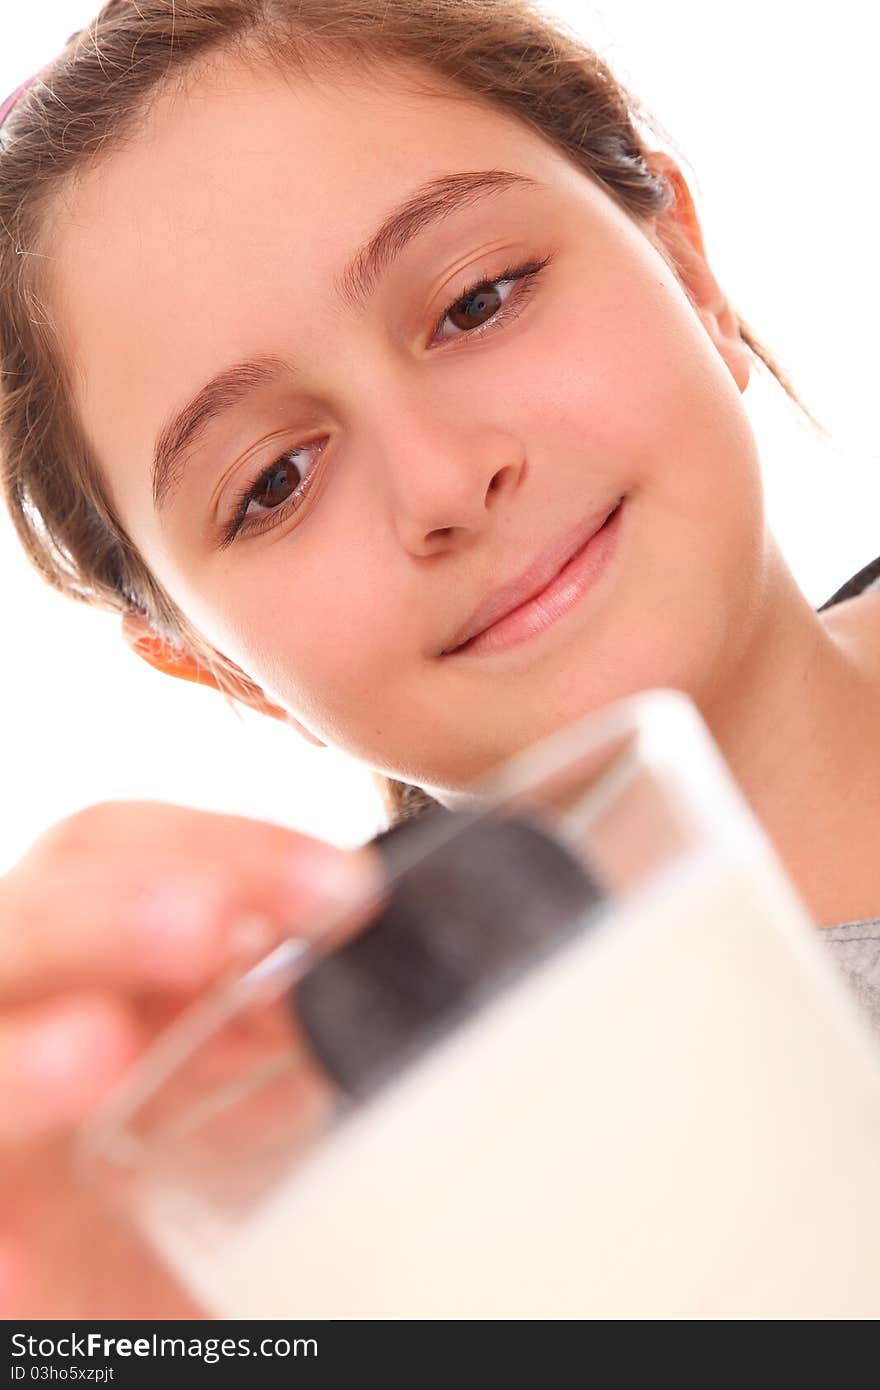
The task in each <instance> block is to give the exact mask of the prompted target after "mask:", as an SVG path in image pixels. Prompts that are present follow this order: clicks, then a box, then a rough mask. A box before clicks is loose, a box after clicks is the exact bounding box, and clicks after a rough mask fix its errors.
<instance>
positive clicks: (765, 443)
mask: <svg viewBox="0 0 880 1390" xmlns="http://www.w3.org/2000/svg"><path fill="white" fill-rule="evenodd" d="M546 8H549V9H551V10H552V12H553V13H555V14H556V15H558V16H560V17H562V18H563V19H564V20H565V21H566V22H567V23H568V24H569V25H570V26H571V27H572V28H574V29H576V30H577V31H578V32H580V33H582V34H583V35H584V36H585V37H586V38H587V39H588V40H589V41H590V42H592V43H593V44H594V46H595V47H597V48H598V49H599V51H600V52H601V54H602V55H603V56H604V57H605V58H606V59H608V60H609V61H610V63H611V65H612V67H614V69H615V71H616V72H617V73H618V74H619V75H620V76H621V77H622V78H623V80H624V81H625V82H626V83H627V84H628V85H629V86H630V87H631V88H632V89H633V90H634V91H635V92H636V93H637V94H638V95H639V96H640V97H641V98H642V100H643V102H644V103H645V105H646V106H647V107H648V109H649V110H651V111H653V112H654V114H655V115H656V116H657V117H658V118H659V120H660V122H661V123H662V125H663V126H664V127H665V129H666V130H667V131H668V132H669V134H670V136H671V137H672V139H673V140H674V141H675V144H676V146H677V147H678V150H679V151H681V153H682V154H683V155H684V157H685V159H686V160H687V163H686V164H685V166H684V167H685V173H686V175H687V176H688V179H689V182H690V185H691V189H692V192H693V194H694V196H695V199H696V202H697V209H698V212H699V214H700V217H701V220H702V223H703V230H704V235H705V242H706V250H707V254H708V257H709V260H710V263H711V264H712V266H713V269H714V271H715V273H716V275H717V277H718V279H719V280H720V282H721V284H722V286H723V287H724V289H725V290H726V291H727V293H728V294H729V295H730V297H731V299H732V301H733V303H734V305H735V306H736V307H737V308H738V309H739V310H740V312H741V313H742V315H743V317H744V318H745V319H746V320H747V321H748V322H749V323H750V325H751V326H752V328H753V329H754V330H755V332H756V333H757V334H758V336H759V338H761V339H762V341H764V342H765V343H766V344H767V345H768V346H769V347H770V349H771V351H773V352H775V353H776V355H777V357H778V359H779V360H780V361H781V362H782V364H783V366H784V367H786V368H787V370H788V371H789V373H790V375H791V377H792V379H793V381H794V384H795V388H796V389H797V390H798V391H799V392H800V394H801V396H802V398H803V399H804V400H805V402H806V403H807V405H808V406H809V407H810V408H811V409H812V410H813V412H814V414H816V415H818V417H819V419H820V420H822V421H823V423H824V424H825V425H826V426H827V427H828V428H829V429H830V430H831V432H832V436H833V441H832V444H831V446H829V445H827V444H824V445H823V444H820V443H815V442H814V441H813V439H812V437H811V435H810V434H809V433H808V432H807V430H806V429H805V428H804V427H803V426H802V425H800V423H799V422H798V420H797V418H796V415H795V412H794V408H793V407H789V406H788V404H787V401H786V398H785V397H784V396H783V394H782V392H781V391H780V390H779V389H778V388H775V387H774V386H772V384H768V383H766V382H765V381H764V380H763V377H762V376H761V375H757V374H756V376H755V377H754V379H753V383H752V385H750V387H749V390H748V392H747V395H746V404H747V407H748V409H749V412H750V415H751V417H752V420H753V423H754V426H755V430H756V434H757V437H758V441H759V444H760V448H761V454H762V458H763V460H764V468H765V477H766V486H767V506H768V512H769V516H770V522H771V526H772V527H773V529H774V531H775V533H776V535H777V537H778V538H779V540H780V543H781V544H782V547H783V549H784V551H785V553H786V555H787V556H788V559H789V563H790V564H791V566H792V568H793V570H794V573H795V576H796V577H797V579H798V581H799V583H800V584H801V587H802V588H803V590H804V592H805V594H806V595H807V596H808V598H809V599H810V600H811V601H812V602H813V603H814V604H815V605H817V606H818V604H819V603H820V602H822V601H823V600H824V599H825V598H826V597H828V596H829V594H830V593H831V592H832V591H833V590H834V589H835V588H836V587H837V586H838V585H839V584H840V583H842V582H843V580H844V579H846V578H848V577H849V575H850V574H851V573H854V572H855V570H856V569H858V568H859V567H860V566H861V565H862V564H864V563H866V562H867V561H868V560H869V559H872V558H873V557H874V556H875V555H876V554H880V509H878V505H877V504H878V497H880V482H878V479H880V450H878V445H877V441H876V438H875V433H874V401H875V394H876V386H875V381H874V375H875V371H876V366H877V353H876V350H875V334H876V331H877V327H876V326H877V318H878V311H880V277H878V275H877V273H876V249H875V248H876V237H877V233H876V211H877V207H876V204H877V195H876V191H875V187H876V139H877V134H878V131H877V120H876V117H875V101H874V95H873V94H874V93H875V92H876V64H875V47H874V44H873V43H872V41H871V39H872V36H871V34H870V33H869V32H868V31H867V29H866V24H867V23H869V22H870V21H869V16H870V12H871V11H870V7H869V6H867V5H865V3H864V0H838V3H837V4H836V5H834V6H833V7H830V6H828V5H826V4H822V5H819V4H818V3H794V0H763V2H762V3H758V0H738V3H737V4H736V5H729V6H721V5H707V4H706V3H705V0H701V3H694V2H692V0H665V2H664V4H662V5H658V4H657V3H656V0H605V3H603V4H601V5H586V4H580V3H573V4H566V3H564V0H557V3H555V4H553V5H547V6H546ZM95 12H96V6H95V4H94V3H85V2H84V0H54V3H53V2H52V0H36V3H32V4H31V5H29V6H15V7H14V8H13V10H12V13H11V15H9V16H8V17H7V18H6V20H5V23H4V29H3V46H2V50H0V87H2V93H0V97H2V95H5V94H6V92H8V91H11V90H12V88H14V87H15V86H17V85H18V83H19V82H21V81H22V80H23V79H24V78H25V77H28V76H29V75H30V74H31V73H32V72H34V71H35V70H37V69H38V68H40V67H41V66H42V65H43V64H44V63H45V62H47V61H48V60H50V59H51V58H52V57H53V56H54V55H55V53H56V52H57V51H58V50H59V49H60V48H61V47H62V46H63V44H64V41H65V40H66V38H67V36H68V35H69V34H70V33H71V32H72V31H73V30H75V29H77V28H80V27H82V26H83V25H85V24H87V23H88V21H89V20H90V19H91V18H92V17H93V15H94V13H95ZM671 152H672V153H676V151H675V150H674V149H673V150H672V151H671ZM0 585H2V595H3V607H2V635H3V676H4V681H3V688H2V716H3V720H2V723H3V762H4V771H5V776H4V778H3V794H2V797H0V870H3V869H4V868H6V867H7V866H8V865H10V864H11V863H12V862H14V860H15V859H17V858H18V857H19V855H20V854H21V853H22V852H23V851H24V850H25V848H26V847H27V845H28V844H29V843H30V842H31V841H32V840H33V839H35V838H36V837H37V835H38V834H39V833H40V832H41V831H42V830H43V829H45V828H46V827H47V826H48V825H50V824H51V823H52V822H53V821H55V820H57V819H59V818H60V817H61V816H63V815H66V814H68V813H69V812H70V811H72V810H74V809H76V808H77V807H79V806H83V805H86V804H88V803H90V802H94V801H102V800H107V799H117V798H120V799H122V798H124V799H129V798H137V799H140V798H149V799H155V800H163V801H176V802H178V803H182V804H186V805H190V806H197V807H203V808H206V809H212V810H219V811H228V812H233V813H235V814H243V815H251V816H257V817H260V818H263V819H267V820H273V821H278V822H280V823H283V824H286V825H290V826H295V827H297V828H299V829H304V830H307V831H309V832H310V833H313V834H317V835H321V836H323V837H324V838H326V839H330V840H334V841H336V842H337V843H339V844H353V843H356V842H358V841H359V840H362V839H365V838H366V837H368V836H369V835H371V834H373V833H374V831H375V830H376V829H377V828H378V827H379V825H380V824H381V812H380V810H379V806H378V801H377V798H376V794H375V791H374V788H373V784H372V781H371V779H370V778H369V775H368V774H367V773H366V771H365V770H364V769H363V768H360V767H358V766H357V765H355V764H353V763H352V762H350V760H348V759H347V758H345V757H343V756H342V755H339V754H337V753H335V752H333V751H331V750H322V749H314V748H310V747H308V746H307V745H305V744H303V743H301V742H300V740H299V739H298V737H297V735H296V734H294V733H293V731H292V730H290V729H287V728H285V727H284V726H282V725H280V724H276V723H275V722H274V721H271V720H269V719H266V718H264V717H261V716H258V715H256V714H252V713H250V712H244V713H243V714H242V717H241V719H240V720H238V719H236V718H235V716H234V715H233V714H232V713H231V712H230V711H229V710H228V708H227V706H226V705H225V703H224V702H223V700H222V699H221V698H220V697H219V696H218V695H217V694H215V693H214V692H213V691H211V690H208V689H205V688H201V687H198V686H194V685H188V684H184V683H182V682H180V681H172V680H170V679H168V678H167V677H164V676H162V675H160V674H159V673H157V672H154V671H152V670H151V669H149V668H148V667H147V666H146V665H144V664H143V663H142V662H140V661H139V660H138V659H137V658H136V657H135V656H133V655H132V654H131V653H129V651H128V650H127V648H126V647H125V646H124V645H123V643H122V641H121V639H120V638H119V636H118V634H117V620H116V619H115V618H114V617H112V616H111V615H108V614H104V613H97V612H93V611H90V610H88V609H85V608H81V607H80V606H79V605H77V604H74V603H72V602H71V601H70V600H68V599H65V598H63V597H61V596H60V595H57V594H55V593H54V592H53V591H52V590H51V589H49V588H48V586H47V585H45V584H44V582H43V581H42V580H41V579H40V578H39V577H38V576H37V574H36V573H35V572H34V571H33V570H32V569H31V568H30V566H29V563H28V562H27V560H26V559H25V557H24V555H23V553H22V552H21V551H20V548H19V545H18V542H17V540H16V538H15V536H14V533H13V531H12V527H11V524H10V522H9V520H8V518H7V517H6V515H5V513H4V512H3V510H2V508H0Z"/></svg>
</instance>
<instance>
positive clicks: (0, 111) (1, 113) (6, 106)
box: [0, 72, 39, 126]
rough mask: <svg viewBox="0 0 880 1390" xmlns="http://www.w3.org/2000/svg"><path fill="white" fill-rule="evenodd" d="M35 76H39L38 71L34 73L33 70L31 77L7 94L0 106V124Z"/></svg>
mask: <svg viewBox="0 0 880 1390" xmlns="http://www.w3.org/2000/svg"><path fill="white" fill-rule="evenodd" d="M37 77H39V73H36V72H35V73H34V75H33V77H29V78H28V80H27V82H22V84H21V86H20V87H16V89H15V91H14V92H13V93H12V95H11V96H8V97H7V98H6V100H5V101H4V103H3V105H2V106H0V126H2V125H3V122H4V121H5V120H6V117H7V116H8V115H9V113H10V111H11V110H12V108H13V106H14V105H15V103H16V102H17V101H18V98H19V97H20V96H24V94H25V92H26V91H27V89H28V87H29V86H30V85H31V83H32V82H34V81H35V80H36V78H37Z"/></svg>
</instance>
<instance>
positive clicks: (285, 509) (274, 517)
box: [220, 444, 318, 550]
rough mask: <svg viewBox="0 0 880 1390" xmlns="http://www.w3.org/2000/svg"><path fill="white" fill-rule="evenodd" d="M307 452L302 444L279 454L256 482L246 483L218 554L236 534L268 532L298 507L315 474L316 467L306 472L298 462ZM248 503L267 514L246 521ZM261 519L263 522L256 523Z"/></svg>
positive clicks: (249, 512) (258, 514)
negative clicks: (262, 506)
mask: <svg viewBox="0 0 880 1390" xmlns="http://www.w3.org/2000/svg"><path fill="white" fill-rule="evenodd" d="M310 448H311V445H309V444H302V445H297V446H296V448H294V449H287V450H286V451H285V452H284V453H283V454H279V456H278V458H277V459H275V461H274V462H273V463H270V464H269V467H268V468H266V469H264V470H263V472H262V473H261V474H260V476H259V477H258V478H257V480H256V482H254V483H249V484H248V485H247V487H246V488H245V489H244V491H243V492H241V493H240V494H239V496H238V498H237V500H236V503H235V510H234V512H233V516H232V521H231V522H230V523H229V526H228V527H227V529H226V531H225V533H224V535H223V539H222V541H221V543H220V549H221V550H224V549H225V548H226V546H228V545H231V544H232V542H233V541H234V540H235V538H236V536H237V535H239V534H241V535H245V536H246V535H250V534H252V533H257V532H262V531H271V530H272V529H273V527H275V526H278V525H280V523H281V522H282V521H284V520H285V519H286V518H287V517H288V516H290V515H291V514H292V513H293V512H295V511H296V510H297V508H298V507H301V506H302V504H303V502H304V501H305V499H306V497H307V495H308V493H309V492H310V491H311V488H312V485H313V483H314V480H315V478H316V477H317V474H318V465H317V463H313V464H312V466H311V468H310V469H307V468H306V466H305V464H304V463H303V461H302V455H303V454H305V453H306V451H307V450H308V449H310ZM297 460H299V461H297ZM252 503H256V504H257V506H260V505H264V506H266V507H267V508H269V510H267V511H265V512H263V513H262V514H261V513H260V512H259V511H258V512H256V513H254V516H255V517H256V518H257V519H256V520H250V521H249V520H248V518H249V516H250V514H251V504H252ZM261 515H262V517H263V518H265V519H260V517H261Z"/></svg>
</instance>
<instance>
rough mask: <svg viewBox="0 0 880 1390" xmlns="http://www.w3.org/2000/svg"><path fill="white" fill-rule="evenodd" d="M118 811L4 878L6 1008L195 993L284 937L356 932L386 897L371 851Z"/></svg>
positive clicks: (261, 828)
mask: <svg viewBox="0 0 880 1390" xmlns="http://www.w3.org/2000/svg"><path fill="white" fill-rule="evenodd" d="M120 808H121V809H120ZM144 808H148V810H145V809H144ZM92 809H93V810H98V809H103V808H92ZM114 810H115V811H117V816H116V820H115V823H113V824H106V825H103V826H101V825H100V824H99V823H98V822H96V821H93V825H92V831H93V833H92V835H91V837H90V838H89V837H87V836H86V837H83V838H82V839H81V841H80V843H78V844H77V845H76V847H75V852H74V850H73V848H72V847H70V846H68V847H67V848H66V849H64V850H63V851H62V849H61V848H60V847H58V846H57V845H56V846H53V844H52V842H51V841H50V842H48V843H47V845H45V846H44V847H43V853H42V855H35V854H33V853H32V854H31V855H30V856H28V857H26V858H25V859H24V860H22V861H21V862H20V863H19V864H18V865H16V867H15V869H14V870H13V871H12V872H11V873H10V874H8V875H7V876H6V878H5V879H3V880H0V996H2V997H5V998H6V999H22V998H26V997H33V996H34V995H36V994H39V993H43V992H46V991H47V990H51V989H59V988H62V989H63V988H70V987H73V986H76V985H78V984H94V983H107V984H111V983H112V984H116V985H124V986H143V985H151V984H152V985H156V986H163V987H165V988H179V989H182V990H191V989H192V988H193V987H196V986H198V985H199V984H200V983H203V982H205V981H207V980H208V979H210V978H211V976H212V975H214V974H216V973H217V972H218V971H219V970H222V969H224V968H226V967H228V966H229V965H230V964H233V963H235V962H237V961H240V960H242V959H244V958H245V957H248V956H250V957H254V956H255V955H256V954H259V953H260V952H261V951H262V950H264V949H268V947H269V946H270V945H271V944H272V942H274V941H276V940H278V939H280V938H281V937H282V936H287V935H294V936H301V937H305V938H306V939H312V940H314V939H316V938H317V937H319V936H320V935H321V934H322V933H324V932H326V931H327V930H328V929H330V928H331V927H332V926H333V925H334V924H335V923H337V921H342V922H343V923H348V922H349V921H350V924H351V929H354V927H355V926H356V925H357V924H358V923H360V922H362V921H365V920H367V919H368V917H369V915H370V914H371V912H372V911H373V910H374V906H375V905H376V903H377V898H378V895H379V894H380V892H381V872H380V866H379V860H378V856H377V855H376V854H375V852H374V851H371V850H369V849H367V848H364V849H360V850H341V849H337V848H336V847H335V846H332V845H327V844H325V843H324V842H322V841H318V840H314V839H311V838H309V837H307V836H304V835H299V834H297V833H295V832H293V831H290V830H287V829H286V828H284V827H281V826H274V825H269V824H265V823H263V822H260V821H251V820H248V819H247V818H245V817H233V816H220V815H217V814H215V813H212V812H195V811H188V810H186V808H177V807H164V806H159V805H158V804H157V803H120V804H119V807H116V808H114ZM180 811H184V812H185V815H184V817H183V818H181V817H180V816H179V815H176V814H175V815H172V816H171V817H168V816H167V815H163V814H161V813H164V812H173V813H178V812H180ZM99 832H100V833H99Z"/></svg>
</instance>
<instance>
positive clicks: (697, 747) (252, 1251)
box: [78, 690, 880, 1318]
mask: <svg viewBox="0 0 880 1390" xmlns="http://www.w3.org/2000/svg"><path fill="white" fill-rule="evenodd" d="M377 852H379V851H378V849H377ZM381 852H382V855H383V864H384V873H385V882H386V896H385V897H384V898H382V899H381V901H380V900H377V901H376V902H375V903H373V904H367V905H366V906H367V907H368V908H369V910H370V911H371V912H372V914H373V917H372V921H371V923H370V924H368V925H367V926H366V927H365V928H363V929H362V930H359V931H357V932H356V933H354V934H353V933H352V923H351V920H350V919H349V920H347V921H346V920H340V921H338V922H335V923H327V924H324V925H326V926H327V927H328V931H327V932H325V933H324V934H323V936H322V941H321V945H320V947H311V948H308V947H306V946H305V945H304V943H303V941H301V940H299V939H291V940H289V941H286V942H284V943H282V944H281V945H280V946H278V947H277V948H276V949H274V950H273V951H271V952H270V953H269V954H268V955H267V956H266V957H265V958H264V959H263V960H262V961H260V962H259V963H258V964H257V965H255V966H254V967H253V968H251V969H250V970H248V971H246V972H245V973H243V974H242V975H240V976H238V977H236V978H233V979H229V980H227V981H224V982H223V983H221V984H220V985H219V986H218V987H217V988H215V989H214V990H213V991H212V992H210V993H209V994H208V995H207V996H206V997H205V998H204V999H202V1000H200V1001H198V1003H197V1004H196V1005H194V1006H193V1007H192V1008H190V1009H188V1010H187V1011H186V1012H185V1013H184V1015H183V1016H182V1017H181V1018H179V1019H178V1020H177V1021H176V1023H175V1024H173V1025H172V1026H171V1027H170V1028H169V1029H168V1030H167V1031H166V1033H165V1034H163V1035H162V1037H161V1038H160V1039H159V1040H158V1042H157V1043H156V1044H155V1045H154V1046H153V1047H152V1048H151V1049H150V1050H149V1051H148V1052H147V1053H146V1055H145V1056H144V1057H143V1058H142V1059H141V1061H140V1062H139V1064H138V1065H137V1066H136V1067H135V1068H134V1069H133V1071H132V1072H131V1074H130V1075H129V1076H128V1077H127V1078H126V1079H125V1080H124V1082H123V1083H122V1085H121V1086H120V1087H119V1088H117V1090H116V1092H115V1093H114V1094H113V1095H112V1096H111V1097H110V1098H109V1100H108V1101H107V1102H106V1103H105V1105H104V1106H103V1107H102V1108H101V1110H100V1111H99V1112H98V1113H97V1114H96V1115H95V1116H94V1117H93V1119H92V1120H91V1122H90V1123H89V1125H88V1126H87V1127H86V1128H85V1129H84V1130H83V1132H82V1134H81V1136H80V1140H79V1147H78V1153H79V1159H80V1162H81V1164H82V1166H83V1171H84V1175H85V1177H86V1179H87V1180H89V1181H98V1182H99V1183H100V1184H101V1188H102V1191H104V1192H106V1193H107V1194H108V1195H109V1196H111V1197H112V1196H113V1195H114V1194H115V1197H116V1199H117V1200H118V1201H120V1202H122V1203H123V1204H124V1206H125V1207H126V1209H127V1211H128V1212H129V1213H130V1215H131V1216H132V1218H133V1219H134V1220H135V1221H137V1222H138V1223H139V1224H140V1225H141V1226H142V1228H143V1229H144V1230H145V1231H146V1233H147V1235H148V1236H149V1238H150V1239H151V1241H152V1242H153V1243H154V1244H155V1246H156V1247H157V1249H158V1250H159V1251H160V1253H161V1254H162V1255H163V1256H164V1258H165V1259H166V1260H167V1261H168V1262H169V1264H170V1265H171V1266H172V1267H173V1268H174V1269H175V1271H176V1272H177V1273H178V1275H179V1277H180V1278H181V1279H182V1280H183V1281H184V1282H185V1283H186V1284H187V1285H188V1287H189V1288H190V1289H191V1290H192V1292H193V1293H194V1295H195V1296H196V1298H197V1299H199V1300H200V1301H201V1303H202V1304H203V1306H204V1307H205V1309H206V1311H208V1312H209V1313H211V1314H213V1315H215V1316H219V1317H233V1318H267V1317H268V1318H297V1317H318V1318H395V1317H406V1318H410V1317H411V1318H419V1317H427V1318H452V1317H455V1318H459V1317H464V1318H468V1317H475V1318H476V1317H480V1318H487V1317H489V1318H514V1317H515V1318H558V1317H566V1318H568V1317H577V1318H592V1317H627V1318H629V1317H679V1316H681V1317H724V1316H733V1317H757V1316H772V1317H801V1316H811V1317H812V1316H823V1317H825V1316H827V1317H830V1316H846V1317H852V1316H877V1315H878V1314H880V1049H878V1046H877V1042H876V1040H875V1038H874V1037H873V1035H872V1034H871V1033H870V1031H869V1028H868V1025H867V1023H866V1022H865V1021H864V1020H863V1018H862V1017H861V1015H860V1014H859V1013H858V1012H857V1009H856V1006H855V1004H854V1003H853V1001H852V1000H851V998H850V996H849V993H848V989H847V986H846V985H845V983H844V982H843V981H842V980H841V979H839V978H838V977H837V975H836V973H835V970H834V967H833V965H832V964H831V963H829V962H828V961H827V960H826V958H825V956H824V954H823V950H822V947H821V945H820V944H819V943H818V940H817V939H816V938H817V930H816V928H815V926H814V925H813V924H812V923H811V922H810V920H809V918H808V916H807V913H806V912H805V909H804V907H803V905H802V903H801V902H800V900H799V899H798V897H797V894H796V892H795V890H794V888H793V886H792V885H791V883H790V882H789V881H788V879H787V878H786V876H785V874H784V872H783V870H782V868H781V866H780V864H779V862H778V860H777V859H776V856H775V854H774V852H773V850H772V847H771V845H770V844H769V842H768V840H767V838H766V836H765V835H764V833H763V832H762V830H761V828H760V826H759V825H758V823H757V822H756V820H755V819H754V817H753V816H752V814H751V812H750V810H749V808H748V806H747V805H746V803H745V801H744V799H743V797H742V795H741V793H740V791H739V789H738V787H737V786H736V784H735V782H734V781H733V779H732V777H731V775H730V772H729V770H728V769H727V766H726V764H725V763H724V761H723V759H722V758H721V755H720V753H719V751H718V749H717V747H716V746H715V744H714V742H713V741H712V739H711V737H710V735H709V733H708V731H707V729H706V727H705V725H704V724H703V722H702V720H701V719H700V717H699V715H698V714H697V711H696V709H695V707H694V706H693V704H692V703H691V702H690V701H689V700H688V699H687V698H686V697H685V696H684V695H682V694H680V693H678V692H674V691H665V690H663V691H651V692H647V693H645V694H640V695H637V696H633V697H631V698H629V699H626V700H623V701H620V702H618V703H617V704H615V705H613V706H609V707H606V708H605V709H604V710H603V711H601V712H600V713H598V714H595V715H591V716H588V717H587V718H585V719H583V720H581V721H579V722H578V723H577V724H575V725H573V726H571V727H569V728H567V729H564V730H562V731H561V732H559V733H557V734H554V735H553V736H551V737H550V738H547V739H545V740H543V741H542V742H541V743H540V744H538V745H536V746H534V747H532V748H530V749H528V750H526V751H525V752H523V753H521V754H520V755H518V756H517V757H516V758H514V759H511V760H510V761H509V762H507V763H505V764H504V765H503V766H501V767H499V768H498V769H496V771H495V773H494V774H493V775H492V777H490V778H489V779H487V780H485V781H483V782H481V783H480V784H479V785H478V786H475V787H474V788H473V789H472V790H471V792H469V793H468V794H467V795H462V796H461V798H460V802H459V804H458V805H456V806H455V807H454V808H453V809H452V811H451V813H447V814H445V815H442V816H438V817H426V818H425V819H424V821H416V822H412V823H411V824H408V825H406V826H405V827H402V828H401V831H400V832H399V833H398V832H395V833H394V834H392V835H391V836H389V837H388V839H387V841H384V842H383V844H382V845H381ZM312 925H313V926H314V925H315V924H312ZM310 934H311V933H310Z"/></svg>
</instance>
